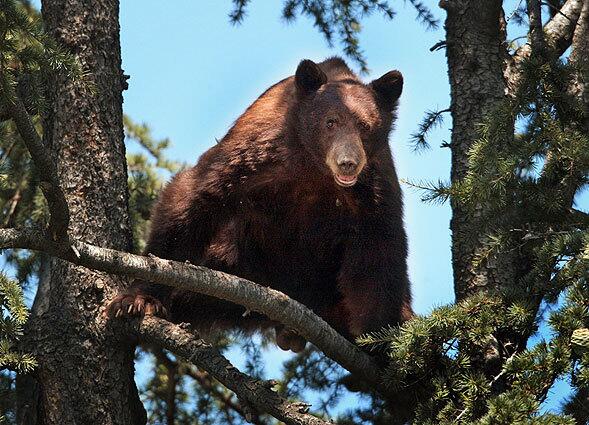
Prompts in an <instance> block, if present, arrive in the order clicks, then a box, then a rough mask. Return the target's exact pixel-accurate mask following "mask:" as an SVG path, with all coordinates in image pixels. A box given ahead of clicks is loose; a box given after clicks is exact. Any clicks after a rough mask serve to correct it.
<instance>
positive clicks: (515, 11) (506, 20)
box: [505, 0, 523, 22]
mask: <svg viewBox="0 0 589 425" xmlns="http://www.w3.org/2000/svg"><path fill="white" fill-rule="evenodd" d="M522 1H523V0H519V1H518V2H517V5H516V6H515V8H514V9H513V12H511V15H509V16H508V17H507V19H505V22H509V21H510V20H512V19H513V17H514V16H515V14H516V13H517V11H518V10H519V7H520V5H521V4H522Z"/></svg>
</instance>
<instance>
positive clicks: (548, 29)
mask: <svg viewBox="0 0 589 425" xmlns="http://www.w3.org/2000/svg"><path fill="white" fill-rule="evenodd" d="M530 3H534V2H533V1H531V0H528V7H529V6H530ZM532 6H533V5H532ZM582 7H583V0H567V2H566V3H565V4H564V5H563V6H562V8H561V9H560V12H559V13H557V14H556V15H554V17H552V19H550V21H548V22H547V23H546V25H544V27H543V37H544V43H543V45H544V48H545V50H547V51H550V52H551V53H552V54H554V55H556V56H561V55H562V54H563V53H564V52H565V50H566V49H568V47H569V46H570V45H571V42H572V40H573V34H574V32H575V27H576V25H577V21H578V19H579V15H580V14H581V9H582ZM528 13H530V12H528ZM535 25H538V22H537V21H536V17H535V16H534V12H533V11H531V15H530V26H531V27H532V26H535ZM538 38H539V35H538V34H537V33H534V32H532V34H531V37H530V42H528V43H526V44H524V45H523V46H521V47H520V48H518V49H517V50H516V51H515V53H514V54H513V55H512V56H511V57H509V59H508V61H507V68H506V70H505V78H506V80H507V82H508V88H509V92H510V94H512V95H513V94H514V93H515V92H516V91H517V87H518V86H519V79H520V65H521V64H522V62H523V61H524V60H526V59H527V58H529V57H530V55H531V54H532V50H533V47H532V44H533V43H535V42H536V41H537V40H538ZM534 40H536V41H534Z"/></svg>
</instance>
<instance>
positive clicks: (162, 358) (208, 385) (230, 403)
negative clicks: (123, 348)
mask: <svg viewBox="0 0 589 425" xmlns="http://www.w3.org/2000/svg"><path fill="white" fill-rule="evenodd" d="M149 351H151V352H152V353H153V354H154V355H155V357H156V359H157V361H159V362H160V363H161V364H163V365H164V366H165V367H166V369H168V370H173V371H175V373H178V374H180V375H182V374H185V375H187V376H189V377H191V378H192V379H194V380H195V381H196V382H198V384H199V385H200V386H201V387H202V388H203V389H204V390H206V391H207V392H208V393H209V394H211V395H212V396H213V397H214V398H215V399H217V400H218V401H219V402H220V403H221V404H222V405H223V406H224V409H226V410H232V411H234V412H235V413H237V414H238V415H240V416H241V417H242V418H243V419H245V420H247V421H248V422H250V423H252V424H254V425H264V423H263V422H262V421H261V420H260V418H259V417H257V415H256V414H255V412H249V411H248V409H245V408H244V406H241V405H240V404H239V403H238V402H235V401H234V400H233V397H232V396H231V394H230V393H225V392H224V391H222V390H220V389H219V387H218V385H217V384H216V382H215V381H213V377H212V376H211V375H210V374H209V373H208V372H205V371H202V370H198V369H197V368H196V367H195V366H194V365H193V364H191V363H187V362H181V363H179V362H177V361H175V360H172V359H171V358H170V357H169V356H168V355H167V354H166V352H165V351H164V349H163V348H162V347H160V346H159V345H153V346H152V347H149ZM252 413H253V414H252Z"/></svg>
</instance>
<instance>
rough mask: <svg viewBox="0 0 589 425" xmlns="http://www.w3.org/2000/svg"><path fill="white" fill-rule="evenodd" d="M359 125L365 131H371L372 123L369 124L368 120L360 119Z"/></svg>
mask: <svg viewBox="0 0 589 425" xmlns="http://www.w3.org/2000/svg"><path fill="white" fill-rule="evenodd" d="M358 125H359V126H360V128H361V129H362V130H363V131H370V124H368V123H367V122H366V121H358Z"/></svg>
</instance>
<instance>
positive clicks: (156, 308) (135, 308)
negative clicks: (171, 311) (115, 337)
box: [105, 293, 168, 318]
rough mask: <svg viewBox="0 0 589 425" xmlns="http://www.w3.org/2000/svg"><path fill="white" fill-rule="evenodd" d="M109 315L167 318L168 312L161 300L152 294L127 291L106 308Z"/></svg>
mask: <svg viewBox="0 0 589 425" xmlns="http://www.w3.org/2000/svg"><path fill="white" fill-rule="evenodd" d="M105 313H106V316H107V317H110V318H112V317H115V318H122V317H141V316H146V315H147V316H158V317H162V318H166V317H167V316H168V312H167V310H166V308H165V307H164V306H163V304H162V303H161V301H160V300H158V299H157V298H155V297H152V296H151V295H147V294H141V293H125V294H122V295H118V296H117V297H115V299H114V300H112V301H111V302H110V304H109V305H108V307H107V308H106V311H105Z"/></svg>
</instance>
